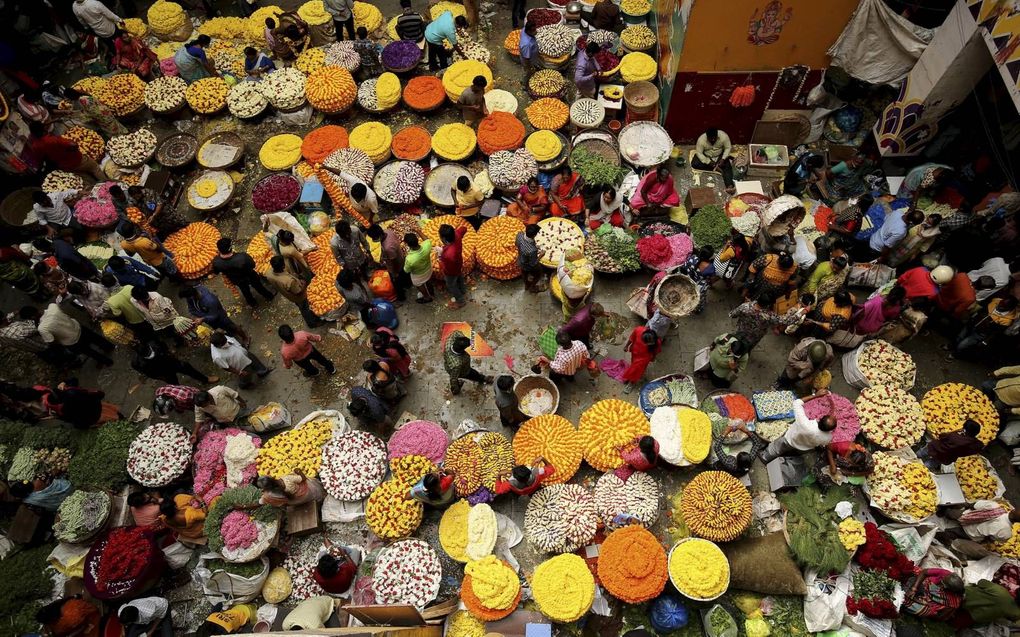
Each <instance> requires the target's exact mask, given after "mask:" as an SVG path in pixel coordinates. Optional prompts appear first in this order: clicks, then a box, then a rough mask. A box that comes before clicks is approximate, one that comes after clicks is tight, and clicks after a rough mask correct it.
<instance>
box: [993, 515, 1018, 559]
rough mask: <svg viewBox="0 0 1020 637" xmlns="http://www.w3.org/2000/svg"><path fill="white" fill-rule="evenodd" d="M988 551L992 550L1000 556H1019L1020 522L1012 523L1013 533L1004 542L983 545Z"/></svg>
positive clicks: (1014, 557)
mask: <svg viewBox="0 0 1020 637" xmlns="http://www.w3.org/2000/svg"><path fill="white" fill-rule="evenodd" d="M985 546H986V547H987V548H988V549H989V550H990V551H994V552H996V553H998V554H999V555H1001V556H1002V557H1006V558H1012V559H1017V558H1020V522H1014V523H1013V535H1012V536H1010V538H1009V539H1008V540H1006V541H1004V542H992V543H990V544H986V545H985Z"/></svg>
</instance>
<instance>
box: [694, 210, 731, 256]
mask: <svg viewBox="0 0 1020 637" xmlns="http://www.w3.org/2000/svg"><path fill="white" fill-rule="evenodd" d="M731 227H732V226H731V225H730V219H729V217H727V216H726V212H725V211H724V210H723V208H722V206H717V205H711V206H705V207H703V208H700V209H698V211H697V212H696V213H694V214H693V215H692V216H691V221H690V228H691V238H692V239H694V245H696V246H697V247H699V248H703V247H705V246H712V247H713V248H715V249H716V250H717V251H718V250H719V249H720V248H721V247H722V246H723V244H724V243H726V240H727V239H729V237H730V228H731Z"/></svg>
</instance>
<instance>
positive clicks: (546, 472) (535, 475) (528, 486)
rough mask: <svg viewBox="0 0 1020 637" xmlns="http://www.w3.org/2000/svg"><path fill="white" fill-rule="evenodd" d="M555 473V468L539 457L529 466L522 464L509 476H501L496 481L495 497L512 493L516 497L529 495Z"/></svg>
mask: <svg viewBox="0 0 1020 637" xmlns="http://www.w3.org/2000/svg"><path fill="white" fill-rule="evenodd" d="M554 473H556V469H555V467H553V466H552V465H551V464H549V461H548V460H546V459H545V458H543V457H542V456H539V457H538V458H536V459H535V461H534V462H532V463H531V466H530V467H528V466H525V465H522V464H519V465H517V466H516V467H514V468H513V469H512V470H511V471H510V473H509V475H507V474H503V475H501V476H499V479H497V480H496V489H495V490H496V495H503V494H504V493H514V494H516V495H531V494H532V493H534V492H535V491H538V488H539V487H540V486H542V483H543V482H545V481H546V480H548V479H549V477H550V476H552V475H553V474H554Z"/></svg>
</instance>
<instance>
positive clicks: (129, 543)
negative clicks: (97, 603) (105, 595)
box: [96, 526, 151, 591]
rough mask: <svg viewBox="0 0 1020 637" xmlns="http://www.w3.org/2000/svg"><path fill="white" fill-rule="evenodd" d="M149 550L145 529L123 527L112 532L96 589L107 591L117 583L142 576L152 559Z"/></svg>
mask: <svg viewBox="0 0 1020 637" xmlns="http://www.w3.org/2000/svg"><path fill="white" fill-rule="evenodd" d="M149 549H150V545H149V539H148V537H147V532H146V529H145V528H144V527H140V526H122V527H118V528H116V529H114V530H113V531H111V532H110V536H109V538H108V539H107V540H106V546H104V547H103V554H102V557H101V558H100V560H99V573H98V574H97V576H96V588H98V589H99V590H101V591H105V590H106V589H107V588H108V587H109V586H110V585H111V584H113V583H115V582H122V581H124V580H130V579H134V578H135V577H138V576H139V575H141V574H142V571H143V570H145V567H146V566H147V565H148V563H149V558H150V557H151V555H150V550H149Z"/></svg>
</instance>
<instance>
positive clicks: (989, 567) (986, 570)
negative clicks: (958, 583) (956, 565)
mask: <svg viewBox="0 0 1020 637" xmlns="http://www.w3.org/2000/svg"><path fill="white" fill-rule="evenodd" d="M1005 563H1006V560H1004V559H1002V557H1000V556H998V555H989V556H988V557H982V558H981V559H980V560H971V561H969V562H967V565H966V566H964V567H963V581H964V582H965V583H967V584H977V583H978V582H980V581H981V580H983V579H986V580H991V579H992V578H993V577H995V572H996V571H998V570H999V568H1000V567H1001V566H1002V565H1003V564H1005Z"/></svg>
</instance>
